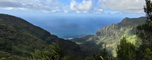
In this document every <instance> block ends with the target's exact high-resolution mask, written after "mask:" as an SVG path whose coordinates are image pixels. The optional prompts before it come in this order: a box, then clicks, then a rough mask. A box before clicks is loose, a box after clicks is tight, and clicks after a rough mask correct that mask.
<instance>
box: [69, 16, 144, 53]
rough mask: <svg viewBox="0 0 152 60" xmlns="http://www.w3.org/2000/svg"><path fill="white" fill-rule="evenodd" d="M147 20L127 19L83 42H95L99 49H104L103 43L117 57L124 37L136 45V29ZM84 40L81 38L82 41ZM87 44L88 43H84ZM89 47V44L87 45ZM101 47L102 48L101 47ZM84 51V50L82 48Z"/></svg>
mask: <svg viewBox="0 0 152 60" xmlns="http://www.w3.org/2000/svg"><path fill="white" fill-rule="evenodd" d="M145 20H146V18H144V17H141V18H125V19H123V20H122V21H121V22H120V23H118V24H112V25H110V26H107V27H104V28H103V29H99V30H98V31H97V32H96V34H95V35H93V36H90V37H87V39H83V41H93V42H95V43H96V46H98V48H102V46H103V45H101V43H102V44H103V43H104V44H106V47H107V50H108V51H109V53H111V54H112V55H113V56H116V52H115V50H116V48H117V45H118V44H119V42H120V39H121V38H122V36H125V37H126V38H127V39H128V41H129V42H132V43H133V44H135V40H136V35H135V29H136V26H137V25H139V24H142V23H144V22H145ZM81 39H82V38H79V40H81ZM72 41H74V42H77V43H81V45H80V46H83V42H78V41H77V40H75V39H73V40H72ZM84 44H86V43H84ZM86 45H87V44H86ZM99 45H100V46H99ZM82 49H83V48H82Z"/></svg>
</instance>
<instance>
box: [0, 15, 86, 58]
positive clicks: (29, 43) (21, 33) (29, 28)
mask: <svg viewBox="0 0 152 60" xmlns="http://www.w3.org/2000/svg"><path fill="white" fill-rule="evenodd" d="M53 43H61V44H64V45H62V48H63V49H64V51H63V52H62V53H64V54H65V56H69V59H73V60H77V59H83V54H82V53H81V50H80V48H79V46H78V45H77V44H75V43H74V42H71V41H68V40H63V39H60V38H58V37H57V36H55V35H51V34H50V33H49V32H47V31H45V30H43V29H41V28H40V27H37V26H34V25H32V24H30V23H28V22H27V21H25V20H23V19H21V18H18V17H15V16H11V15H6V14H0V53H1V54H0V59H3V60H9V59H11V60H27V57H30V56H32V54H31V53H33V52H34V51H35V49H38V50H40V51H41V50H46V51H49V45H50V44H53ZM4 53H6V55H5V54H4ZM74 57H75V58H74Z"/></svg>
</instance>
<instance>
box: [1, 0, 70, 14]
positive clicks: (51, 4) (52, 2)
mask: <svg viewBox="0 0 152 60" xmlns="http://www.w3.org/2000/svg"><path fill="white" fill-rule="evenodd" d="M0 8H2V9H3V10H28V11H35V10H36V11H37V10H39V11H42V12H58V11H59V9H61V10H62V9H65V8H67V6H66V5H62V4H61V3H60V2H59V1H58V0H0ZM10 8H11V9H10Z"/></svg>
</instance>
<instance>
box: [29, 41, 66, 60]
mask: <svg viewBox="0 0 152 60" xmlns="http://www.w3.org/2000/svg"><path fill="white" fill-rule="evenodd" d="M61 46H62V45H61V44H57V43H53V44H52V45H50V49H49V51H48V50H43V51H40V50H35V52H34V53H33V54H32V57H29V58H28V59H29V60H69V57H65V56H64V53H63V52H64V51H63V47H61Z"/></svg>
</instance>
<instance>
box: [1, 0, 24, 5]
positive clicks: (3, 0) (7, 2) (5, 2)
mask: <svg viewBox="0 0 152 60" xmlns="http://www.w3.org/2000/svg"><path fill="white" fill-rule="evenodd" d="M22 6H23V5H22V4H21V3H18V2H16V1H12V0H0V7H22Z"/></svg>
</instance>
